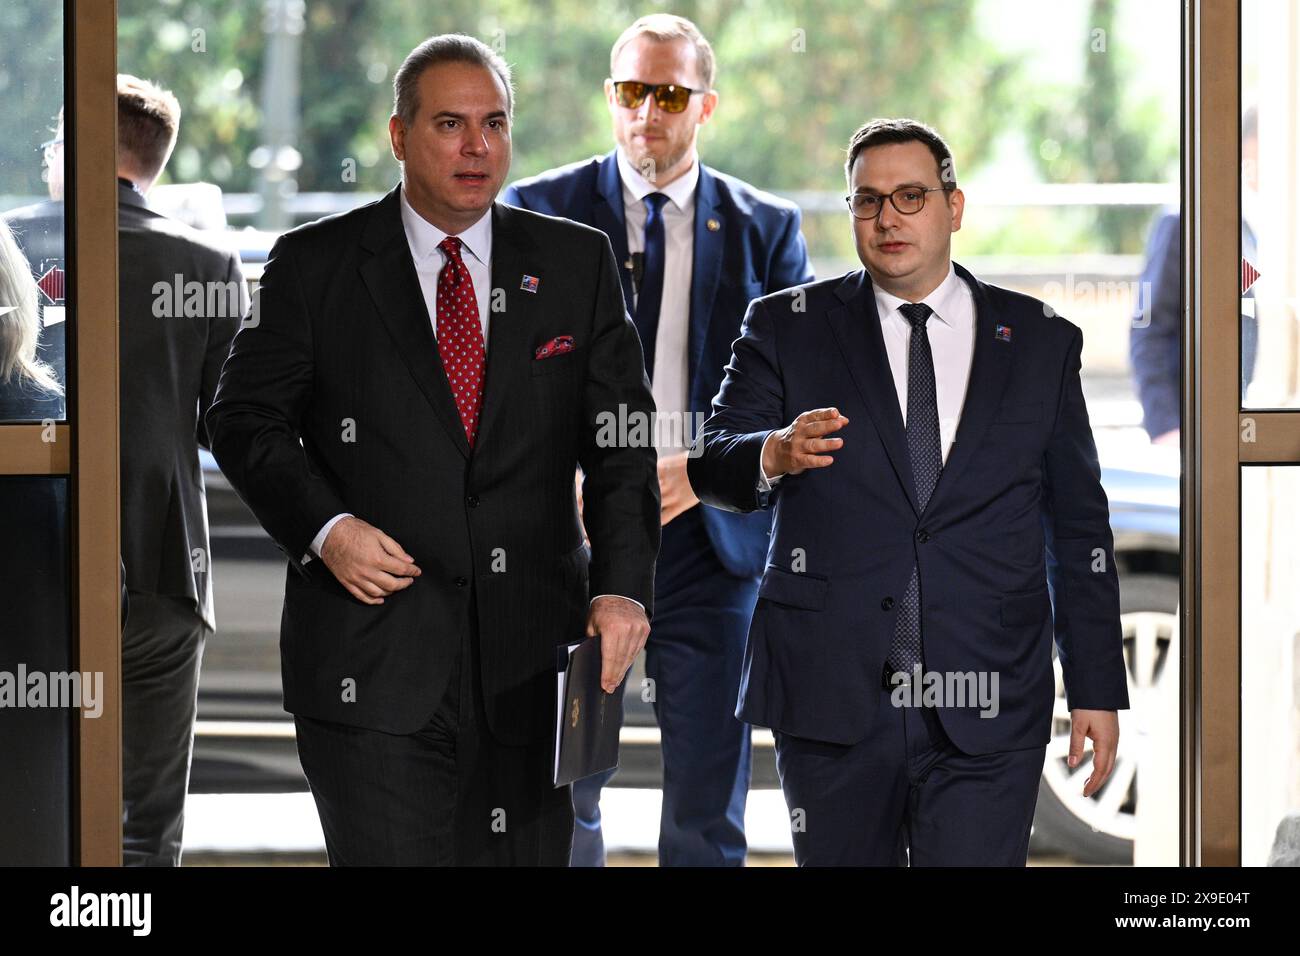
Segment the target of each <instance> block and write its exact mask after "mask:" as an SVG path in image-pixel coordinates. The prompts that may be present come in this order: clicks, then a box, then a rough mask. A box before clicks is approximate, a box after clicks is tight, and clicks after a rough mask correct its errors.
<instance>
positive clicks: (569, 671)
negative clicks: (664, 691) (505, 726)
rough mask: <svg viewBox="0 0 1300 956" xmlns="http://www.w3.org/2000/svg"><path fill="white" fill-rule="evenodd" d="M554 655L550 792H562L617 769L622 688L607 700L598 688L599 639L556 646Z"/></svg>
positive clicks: (621, 721) (621, 718) (619, 687)
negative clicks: (560, 789)
mask: <svg viewBox="0 0 1300 956" xmlns="http://www.w3.org/2000/svg"><path fill="white" fill-rule="evenodd" d="M556 651H557V652H558V655H557V656H558V660H557V670H558V673H557V674H556V694H555V705H556V706H555V763H554V770H553V771H552V779H553V780H554V782H555V786H557V787H563V786H565V785H566V784H570V783H573V781H575V780H581V779H582V778H583V777H590V776H591V775H592V774H594V773H600V772H601V771H602V770H609V769H611V768H613V767H617V766H618V734H619V731H620V730H622V729H623V685H622V684H619V686H618V690H616V691H614V693H612V694H607V693H605V689H604V688H603V687H601V686H600V638H598V637H592V638H587V639H585V640H582V641H578V642H575V643H573V644H568V645H561V646H560V647H557V648H556ZM625 679H626V678H625Z"/></svg>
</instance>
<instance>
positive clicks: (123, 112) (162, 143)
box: [117, 73, 181, 178]
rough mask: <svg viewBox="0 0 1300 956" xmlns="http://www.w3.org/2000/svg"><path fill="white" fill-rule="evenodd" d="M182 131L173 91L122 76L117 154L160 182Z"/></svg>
mask: <svg viewBox="0 0 1300 956" xmlns="http://www.w3.org/2000/svg"><path fill="white" fill-rule="evenodd" d="M180 128H181V104H180V102H179V101H178V100H177V99H176V97H175V96H174V95H173V94H172V92H171V91H170V90H165V89H163V88H162V87H160V86H157V85H155V84H153V83H150V82H149V81H148V80H142V79H140V78H139V77H135V76H131V75H130V74H129V73H119V74H118V77H117V151H118V155H119V156H125V157H126V158H127V159H128V160H129V162H130V165H131V166H133V167H134V171H135V172H136V173H139V174H142V175H144V176H148V177H150V178H156V177H157V176H158V174H159V173H161V172H162V169H163V167H164V166H166V165H167V160H168V159H169V158H170V157H171V154H172V149H173V148H175V146H176V136H177V135H178V134H179V132H180Z"/></svg>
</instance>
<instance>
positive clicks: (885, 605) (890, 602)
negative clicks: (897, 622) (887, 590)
mask: <svg viewBox="0 0 1300 956" xmlns="http://www.w3.org/2000/svg"><path fill="white" fill-rule="evenodd" d="M893 608H894V599H893V598H891V597H887V598H885V599H884V600H883V601H881V602H880V609H881V610H882V611H891V610H893Z"/></svg>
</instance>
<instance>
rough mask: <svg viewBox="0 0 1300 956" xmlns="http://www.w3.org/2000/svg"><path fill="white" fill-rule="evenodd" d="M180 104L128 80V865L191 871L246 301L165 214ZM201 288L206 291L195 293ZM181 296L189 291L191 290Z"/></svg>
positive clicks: (124, 141)
mask: <svg viewBox="0 0 1300 956" xmlns="http://www.w3.org/2000/svg"><path fill="white" fill-rule="evenodd" d="M180 117H181V107H180V103H179V102H177V100H176V97H175V96H173V95H172V94H171V93H170V92H169V91H167V90H165V89H162V88H160V87H158V86H156V85H154V84H153V83H150V82H148V81H145V80H141V79H138V78H136V77H134V76H129V75H120V76H119V77H118V80H117V177H118V178H117V197H118V261H119V276H118V282H119V288H118V320H119V342H118V345H119V350H120V356H121V366H120V367H121V385H120V401H121V406H120V413H121V433H120V434H121V492H122V556H123V559H124V561H125V566H126V574H125V576H126V587H127V591H128V595H129V607H130V613H129V614H128V616H127V621H126V627H125V628H124V630H123V634H122V790H123V792H122V811H123V827H122V857H123V862H124V863H125V864H126V865H128V866H132V865H155V866H176V865H179V863H180V855H181V839H182V831H183V827H184V811H185V796H186V791H187V789H188V785H189V771H190V760H191V756H192V752H193V743H194V718H195V713H196V706H197V704H196V702H197V693H198V682H199V664H200V661H201V659H202V656H203V645H204V642H205V640H206V638H207V637H208V635H210V634H211V633H212V632H213V630H214V629H215V627H216V621H215V618H214V616H213V607H212V567H211V550H210V547H209V543H208V516H207V503H206V500H205V498H204V489H203V471H202V467H201V466H200V464H199V452H198V446H199V445H202V446H204V447H207V445H208V433H207V428H206V426H205V425H204V421H203V416H204V415H205V414H206V412H207V410H208V406H209V405H211V404H212V399H213V396H214V394H215V392H216V389H217V379H218V377H219V376H220V374H221V366H222V364H223V363H224V362H225V359H226V356H227V355H228V354H229V352H230V343H231V341H232V339H233V338H234V335H235V332H236V330H237V329H238V328H239V324H240V320H241V318H242V317H243V314H244V309H245V306H246V303H247V293H246V291H245V286H244V276H243V271H242V269H241V267H240V262H239V257H238V255H236V254H234V253H231V252H226V251H224V250H220V249H217V248H215V247H213V246H211V245H209V244H208V243H207V242H206V241H205V240H204V239H203V238H202V237H201V236H199V234H198V233H196V232H195V231H194V230H192V229H190V228H189V227H188V226H186V225H183V224H182V223H179V222H176V221H174V220H171V219H168V218H167V217H165V216H162V215H160V214H159V213H157V212H155V211H153V210H152V209H150V208H149V204H148V201H147V200H146V198H145V197H146V195H147V194H148V193H149V190H150V189H151V188H152V187H153V185H154V183H155V182H156V181H157V179H158V177H159V176H160V175H162V172H163V169H164V167H166V165H167V161H168V158H169V157H170V156H171V154H172V150H173V149H174V148H175V146H176V140H177V136H178V134H179V131H180ZM195 291H198V292H199V293H200V294H199V295H198V296H194V295H192V293H194V292H195ZM182 293H183V294H182Z"/></svg>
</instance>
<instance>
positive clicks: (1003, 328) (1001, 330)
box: [994, 324, 1011, 342]
mask: <svg viewBox="0 0 1300 956" xmlns="http://www.w3.org/2000/svg"><path fill="white" fill-rule="evenodd" d="M994 334H995V335H996V336H997V340H998V341H999V342H1010V341H1011V326H1009V325H1001V324H999V325H998V327H997V330H996V331H995V332H994Z"/></svg>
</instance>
